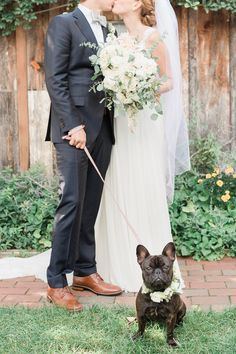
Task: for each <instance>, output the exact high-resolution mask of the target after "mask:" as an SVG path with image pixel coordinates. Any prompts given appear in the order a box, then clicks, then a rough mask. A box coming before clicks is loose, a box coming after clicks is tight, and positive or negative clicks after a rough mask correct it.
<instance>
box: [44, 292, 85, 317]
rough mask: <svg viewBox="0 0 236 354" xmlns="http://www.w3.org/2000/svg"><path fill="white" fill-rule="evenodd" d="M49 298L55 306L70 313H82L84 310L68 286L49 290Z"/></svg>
mask: <svg viewBox="0 0 236 354" xmlns="http://www.w3.org/2000/svg"><path fill="white" fill-rule="evenodd" d="M47 298H48V300H49V301H50V302H52V303H53V304H54V305H56V306H58V307H63V308H65V309H66V310H69V311H81V310H82V309H83V307H82V305H81V304H80V303H79V301H78V300H77V299H76V297H75V296H74V295H73V294H72V292H71V289H70V288H69V287H68V286H65V287H64V288H48V291H47Z"/></svg>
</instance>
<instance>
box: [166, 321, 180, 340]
mask: <svg viewBox="0 0 236 354" xmlns="http://www.w3.org/2000/svg"><path fill="white" fill-rule="evenodd" d="M166 324H167V343H168V344H169V345H171V346H172V347H175V346H177V345H178V344H177V342H176V341H175V339H174V328H175V325H176V314H169V316H168V318H167V321H166Z"/></svg>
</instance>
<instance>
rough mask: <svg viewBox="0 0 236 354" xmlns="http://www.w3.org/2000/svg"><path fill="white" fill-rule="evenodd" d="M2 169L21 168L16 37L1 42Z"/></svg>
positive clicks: (0, 122)
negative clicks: (17, 112)
mask: <svg viewBox="0 0 236 354" xmlns="http://www.w3.org/2000/svg"><path fill="white" fill-rule="evenodd" d="M0 53H2V55H1V58H0V65H1V79H0V143H1V147H0V168H2V167H4V166H9V167H12V168H14V169H18V167H19V155H18V148H19V142H18V121H17V114H16V64H15V62H16V60H15V59H16V51H15V36H14V35H12V36H10V37H8V39H6V38H2V39H1V41H0Z"/></svg>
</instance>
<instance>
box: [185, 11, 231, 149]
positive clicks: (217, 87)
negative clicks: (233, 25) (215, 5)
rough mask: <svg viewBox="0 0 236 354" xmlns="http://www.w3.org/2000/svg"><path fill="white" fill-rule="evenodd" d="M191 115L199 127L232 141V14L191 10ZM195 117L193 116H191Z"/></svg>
mask: <svg viewBox="0 0 236 354" xmlns="http://www.w3.org/2000/svg"><path fill="white" fill-rule="evenodd" d="M189 15H190V18H189V35H190V51H189V60H190V78H189V79H190V80H189V81H190V100H191V105H192V107H191V111H190V112H191V114H192V116H193V117H194V116H195V115H197V121H198V129H199V131H201V129H202V128H204V127H205V128H208V130H212V131H214V132H215V133H216V134H217V135H218V137H219V139H220V140H221V141H224V142H225V141H227V140H230V94H229V92H230V79H229V22H228V20H229V14H228V13H227V12H224V11H221V12H217V13H209V14H206V13H205V11H204V10H203V9H201V10H199V11H198V12H195V11H190V13H189ZM190 119H192V117H190Z"/></svg>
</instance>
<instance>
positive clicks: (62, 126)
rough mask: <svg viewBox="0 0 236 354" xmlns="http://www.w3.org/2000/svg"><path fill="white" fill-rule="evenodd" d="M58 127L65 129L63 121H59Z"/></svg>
mask: <svg viewBox="0 0 236 354" xmlns="http://www.w3.org/2000/svg"><path fill="white" fill-rule="evenodd" d="M60 127H61V128H65V123H64V121H63V119H60Z"/></svg>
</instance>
